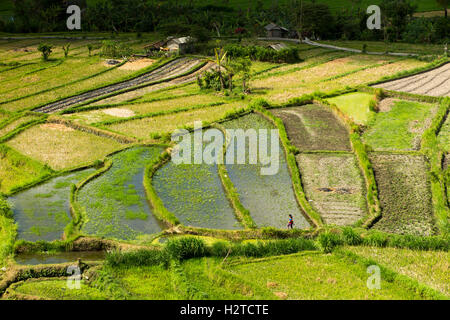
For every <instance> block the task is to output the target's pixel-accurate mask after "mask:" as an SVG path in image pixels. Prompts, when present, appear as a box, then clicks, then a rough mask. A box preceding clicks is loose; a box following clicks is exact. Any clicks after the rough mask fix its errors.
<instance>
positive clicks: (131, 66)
mask: <svg viewBox="0 0 450 320" xmlns="http://www.w3.org/2000/svg"><path fill="white" fill-rule="evenodd" d="M153 63H155V60H153V59H147V58H144V59H139V60H134V61H128V62H127V63H125V64H124V65H123V66H120V67H119V69H120V70H128V71H137V70H141V69H143V68H146V67H148V66H151V65H152V64H153Z"/></svg>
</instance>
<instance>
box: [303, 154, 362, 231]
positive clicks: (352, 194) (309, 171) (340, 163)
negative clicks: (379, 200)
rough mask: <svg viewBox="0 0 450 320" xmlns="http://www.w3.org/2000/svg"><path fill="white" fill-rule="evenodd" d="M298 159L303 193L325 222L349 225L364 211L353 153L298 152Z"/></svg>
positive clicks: (359, 178) (359, 176) (360, 180)
mask: <svg viewBox="0 0 450 320" xmlns="http://www.w3.org/2000/svg"><path fill="white" fill-rule="evenodd" d="M297 162H298V167H299V169H300V174H301V177H302V183H303V188H304V189H305V193H306V197H307V199H309V201H310V203H311V205H312V206H313V207H314V208H315V209H316V210H317V211H318V212H319V213H320V215H321V217H322V219H323V220H324V222H325V223H326V224H336V225H352V224H354V223H356V222H357V221H358V220H360V219H362V218H363V217H364V216H365V215H366V214H367V205H366V200H365V184H364V180H363V178H362V176H361V173H360V171H359V168H358V165H357V162H356V159H355V156H354V155H352V154H300V155H298V156H297Z"/></svg>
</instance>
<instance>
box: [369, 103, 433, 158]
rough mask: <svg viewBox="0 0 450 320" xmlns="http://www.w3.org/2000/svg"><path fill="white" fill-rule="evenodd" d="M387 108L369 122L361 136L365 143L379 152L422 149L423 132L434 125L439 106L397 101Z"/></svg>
mask: <svg viewBox="0 0 450 320" xmlns="http://www.w3.org/2000/svg"><path fill="white" fill-rule="evenodd" d="M382 104H383V101H382ZM385 111H386V112H379V113H377V114H376V116H375V117H374V118H372V120H371V121H370V123H368V125H367V126H368V129H367V130H366V131H365V132H364V134H363V136H362V138H363V141H364V143H366V144H367V145H369V146H370V147H372V148H373V149H374V150H376V151H411V150H416V151H417V150H420V147H421V139H422V135H423V133H424V132H425V130H426V129H427V128H428V127H429V126H430V125H431V122H432V120H433V117H434V115H435V113H436V111H437V106H436V105H432V104H427V103H419V102H413V101H403V100H394V101H392V102H391V103H390V106H389V107H388V110H385Z"/></svg>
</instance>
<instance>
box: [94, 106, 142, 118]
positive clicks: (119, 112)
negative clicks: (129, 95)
mask: <svg viewBox="0 0 450 320" xmlns="http://www.w3.org/2000/svg"><path fill="white" fill-rule="evenodd" d="M102 112H103V113H104V114H107V115H110V116H113V117H118V118H130V117H133V116H134V115H135V113H134V112H133V111H132V110H130V109H124V108H111V109H105V110H102Z"/></svg>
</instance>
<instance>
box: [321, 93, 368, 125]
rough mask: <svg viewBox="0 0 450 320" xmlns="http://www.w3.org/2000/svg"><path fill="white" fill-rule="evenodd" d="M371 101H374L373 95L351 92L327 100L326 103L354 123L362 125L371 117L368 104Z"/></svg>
mask: <svg viewBox="0 0 450 320" xmlns="http://www.w3.org/2000/svg"><path fill="white" fill-rule="evenodd" d="M373 99H375V96H374V95H373V94H369V93H364V92H353V93H349V94H344V95H342V96H338V97H334V98H331V99H328V102H329V103H331V104H335V105H336V106H337V107H338V108H339V109H340V110H341V111H342V112H344V113H345V114H346V115H347V116H349V117H350V118H351V119H352V120H353V121H354V122H355V123H357V124H362V125H364V124H366V123H367V121H368V120H369V119H370V117H371V116H372V115H373V114H372V113H371V111H370V108H369V103H370V101H372V100H373Z"/></svg>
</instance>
